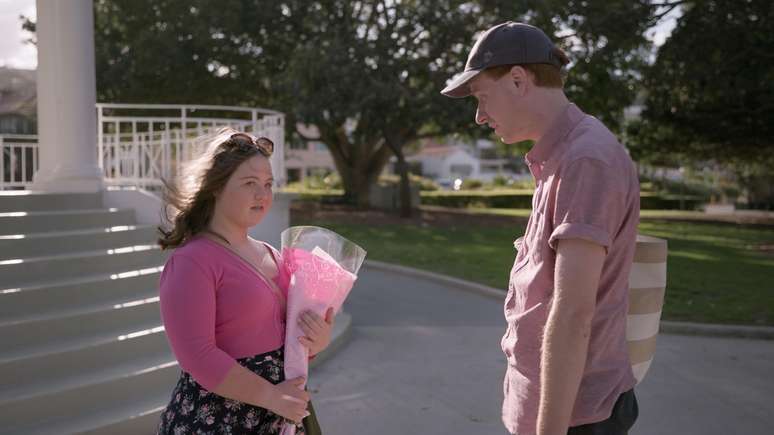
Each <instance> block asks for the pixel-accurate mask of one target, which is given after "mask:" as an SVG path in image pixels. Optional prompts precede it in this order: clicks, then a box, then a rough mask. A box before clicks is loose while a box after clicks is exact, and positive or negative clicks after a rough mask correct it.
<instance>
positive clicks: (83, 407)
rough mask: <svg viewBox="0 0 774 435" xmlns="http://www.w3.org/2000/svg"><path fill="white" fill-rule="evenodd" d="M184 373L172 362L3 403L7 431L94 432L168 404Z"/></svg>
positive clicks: (1, 409) (1, 414) (2, 417)
mask: <svg viewBox="0 0 774 435" xmlns="http://www.w3.org/2000/svg"><path fill="white" fill-rule="evenodd" d="M179 374H180V369H179V368H178V366H177V364H175V363H170V364H167V365H164V366H160V367H153V368H148V369H146V370H143V371H139V372H134V373H126V374H124V375H122V376H119V377H116V378H113V379H110V380H108V381H105V382H96V383H93V384H87V385H83V386H80V387H77V388H72V389H68V390H65V391H60V392H57V393H53V394H47V395H45V396H37V397H31V398H27V399H23V400H18V401H14V402H9V403H6V404H4V405H0V421H3V422H9V424H8V426H6V427H4V428H3V429H4V430H9V432H10V433H18V434H40V433H57V434H70V433H77V432H83V431H88V430H94V429H96V428H99V427H102V426H105V425H109V424H112V423H116V422H118V421H120V420H123V419H126V417H127V416H130V415H133V413H141V412H142V411H150V410H153V409H157V408H159V407H160V406H163V404H164V402H165V400H164V397H165V396H166V400H169V397H170V394H171V392H172V388H173V387H174V384H175V382H176V381H177V379H178V377H179ZM130 412H131V413H130Z"/></svg>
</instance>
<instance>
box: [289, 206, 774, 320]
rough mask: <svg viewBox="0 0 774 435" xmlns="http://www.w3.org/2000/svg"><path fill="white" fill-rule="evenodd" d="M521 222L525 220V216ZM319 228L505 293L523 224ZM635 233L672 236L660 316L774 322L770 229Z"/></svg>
mask: <svg viewBox="0 0 774 435" xmlns="http://www.w3.org/2000/svg"><path fill="white" fill-rule="evenodd" d="M522 221H523V220H522ZM293 224H294V225H299V224H306V225H320V226H324V227H326V228H330V229H332V230H334V231H336V232H338V233H340V234H342V235H343V236H345V237H347V238H349V239H351V240H353V241H355V242H356V243H358V244H360V245H361V246H363V247H364V248H365V249H366V250H368V258H370V259H373V260H380V261H385V262H390V263H396V264H402V265H407V266H411V267H416V268H420V269H425V270H430V271H433V272H438V273H442V274H447V275H451V276H456V277H459V278H463V279H467V280H471V281H476V282H480V283H483V284H487V285H490V286H492V287H496V288H502V289H503V290H505V288H506V287H507V282H508V273H509V271H510V268H511V265H512V262H513V259H514V256H515V250H514V248H513V240H514V239H516V238H517V237H519V236H520V235H522V234H523V232H524V224H523V223H514V225H513V226H512V227H509V226H502V225H488V224H483V223H482V224H481V225H467V226H465V227H431V226H427V227H421V226H418V225H410V224H385V225H380V226H375V225H369V224H367V223H362V224H360V223H346V224H345V223H337V222H335V221H327V222H326V221H320V220H315V219H305V220H294V222H293ZM640 233H642V234H648V235H652V236H657V237H662V238H666V239H667V240H668V241H669V258H668V266H667V267H668V284H667V301H666V304H665V311H664V318H665V319H670V320H688V321H695V322H713V323H739V324H756V325H774V254H772V252H771V251H769V252H768V253H765V252H762V251H761V250H760V249H756V246H760V245H763V244H767V245H772V244H774V228H772V227H760V226H759V227H753V226H739V225H733V224H721V223H699V222H695V223H694V222H688V223H686V222H676V221H659V220H646V221H645V222H643V223H642V224H641V225H640Z"/></svg>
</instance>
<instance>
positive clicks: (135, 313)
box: [0, 298, 161, 361]
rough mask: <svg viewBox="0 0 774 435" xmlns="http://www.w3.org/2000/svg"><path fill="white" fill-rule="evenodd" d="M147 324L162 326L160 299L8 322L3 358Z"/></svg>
mask: <svg viewBox="0 0 774 435" xmlns="http://www.w3.org/2000/svg"><path fill="white" fill-rule="evenodd" d="M146 325H161V316H160V312H159V303H158V299H157V298H154V299H151V300H149V301H148V302H143V303H140V304H139V305H133V306H127V307H120V308H112V307H111V308H109V309H105V310H99V311H86V312H83V313H78V314H74V315H56V316H53V317H49V318H42V319H36V320H32V321H22V322H16V323H10V324H9V323H6V324H4V325H2V326H0V343H3V349H2V353H0V361H2V359H12V358H18V357H21V356H24V355H29V354H37V353H47V350H48V349H49V348H51V347H59V346H65V345H67V344H69V343H79V342H83V340H84V339H87V338H88V337H89V336H103V335H109V334H111V333H112V334H114V336H115V337H119V336H121V335H125V334H122V332H123V331H127V330H129V331H132V332H133V331H137V330H139V329H138V327H140V329H146ZM130 333H131V332H130Z"/></svg>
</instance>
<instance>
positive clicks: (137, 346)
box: [0, 325, 174, 403]
mask: <svg viewBox="0 0 774 435" xmlns="http://www.w3.org/2000/svg"><path fill="white" fill-rule="evenodd" d="M125 336H126V334H124V337H123V338H122V339H119V338H118V337H110V338H108V339H103V340H90V341H83V342H81V343H76V344H75V345H73V346H71V347H70V348H68V349H61V350H55V351H52V352H48V353H38V354H35V355H28V356H22V357H18V358H16V359H13V360H6V361H4V362H2V363H0V403H5V402H8V401H11V400H16V399H17V398H23V397H27V396H36V395H38V394H40V393H42V392H45V391H51V390H62V389H66V388H72V387H74V386H77V385H80V384H83V383H87V382H88V381H89V379H92V378H95V377H96V378H97V379H106V378H109V377H111V376H113V375H115V374H118V373H121V372H127V370H125V369H126V368H127V367H129V368H131V365H133V364H138V361H139V362H140V363H145V362H147V361H151V363H150V365H147V367H152V366H155V365H159V364H161V363H165V362H168V361H172V360H174V357H173V356H172V352H171V351H170V349H169V344H168V342H167V338H166V335H165V333H164V330H163V329H162V328H160V327H159V326H158V325H157V326H156V328H155V329H154V330H152V332H148V333H146V334H142V335H137V336H134V337H130V338H125ZM52 368H54V369H52Z"/></svg>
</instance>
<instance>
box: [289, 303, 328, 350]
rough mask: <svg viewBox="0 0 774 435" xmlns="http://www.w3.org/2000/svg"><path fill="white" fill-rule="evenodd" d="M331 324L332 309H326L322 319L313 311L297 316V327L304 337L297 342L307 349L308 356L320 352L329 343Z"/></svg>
mask: <svg viewBox="0 0 774 435" xmlns="http://www.w3.org/2000/svg"><path fill="white" fill-rule="evenodd" d="M333 322H334V317H333V308H328V310H327V311H326V312H325V318H324V319H323V318H322V317H320V315H319V314H317V313H315V312H314V311H306V312H304V313H303V314H301V316H299V318H298V326H300V327H301V330H302V331H304V334H306V335H305V336H303V337H299V338H298V341H299V342H301V344H303V345H304V346H306V347H307V348H308V349H309V355H310V356H314V355H317V354H318V353H320V352H322V351H323V350H324V349H325V348H326V347H328V345H329V344H330V343H331V331H333Z"/></svg>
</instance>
